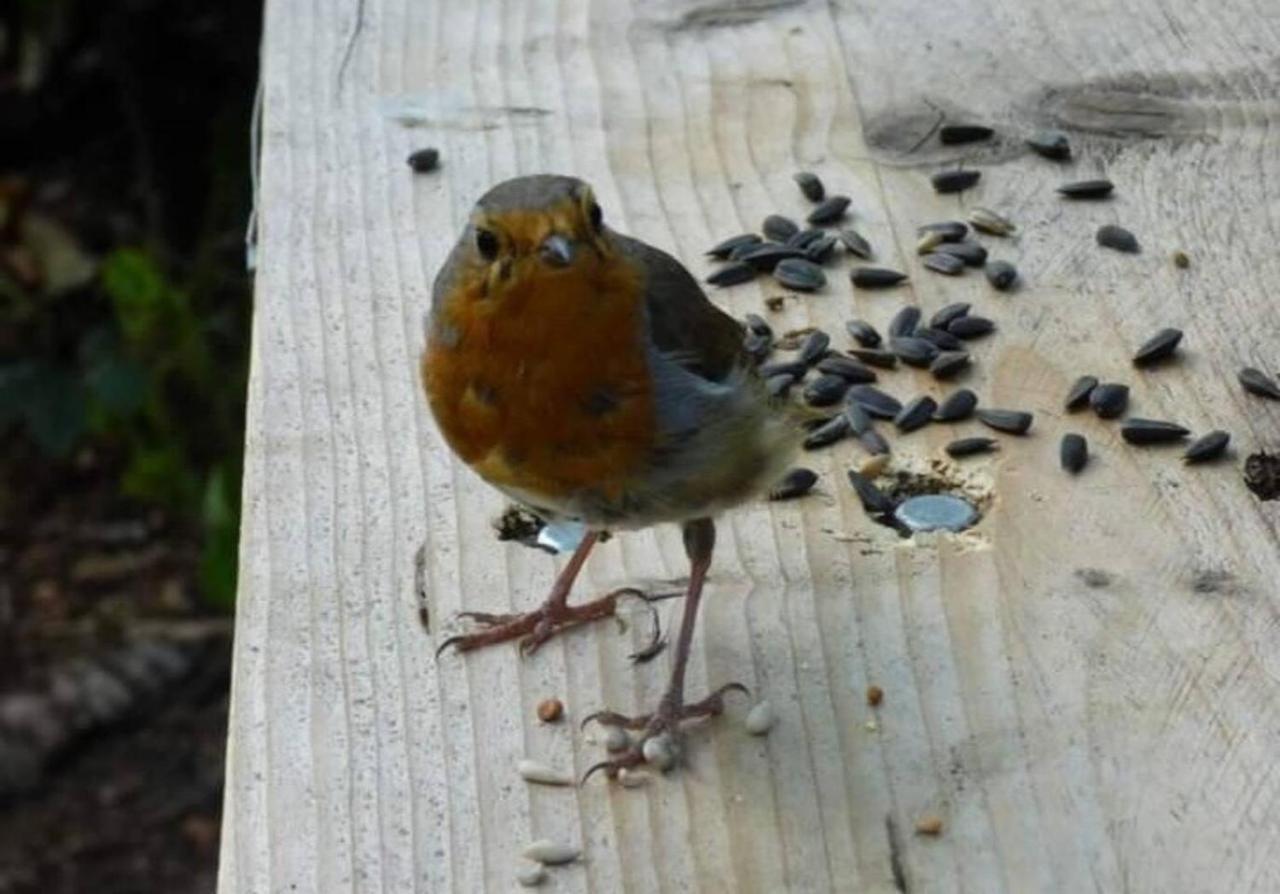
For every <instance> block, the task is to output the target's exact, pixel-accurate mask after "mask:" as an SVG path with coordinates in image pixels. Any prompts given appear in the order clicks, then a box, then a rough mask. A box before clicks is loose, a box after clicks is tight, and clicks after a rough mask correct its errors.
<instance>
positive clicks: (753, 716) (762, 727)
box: [742, 701, 777, 736]
mask: <svg viewBox="0 0 1280 894" xmlns="http://www.w3.org/2000/svg"><path fill="white" fill-rule="evenodd" d="M776 720H777V715H776V714H774V712H773V705H771V704H769V703H768V702H767V701H762V702H760V703H759V704H757V705H755V706H754V707H753V708H752V709H751V710H750V711H748V712H747V717H746V719H745V720H744V721H743V722H742V726H743V728H744V729H745V730H746V731H747V732H748V733H750V734H751V735H753V736H763V735H764V734H765V733H767V732H769V730H771V729H773V724H774V723H775V722H776Z"/></svg>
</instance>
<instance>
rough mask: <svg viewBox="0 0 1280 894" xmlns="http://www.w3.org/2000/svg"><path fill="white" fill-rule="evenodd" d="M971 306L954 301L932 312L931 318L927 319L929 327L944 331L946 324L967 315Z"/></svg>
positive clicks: (963, 302)
mask: <svg viewBox="0 0 1280 894" xmlns="http://www.w3.org/2000/svg"><path fill="white" fill-rule="evenodd" d="M971 306H972V305H970V304H969V302H968V301H956V302H954V303H952V304H948V305H947V306H946V307H943V308H942V309H941V310H938V311H935V312H934V314H933V316H931V317H930V318H929V325H930V326H932V327H933V328H934V329H946V328H947V324H948V323H950V322H951V321H952V320H957V319H959V318H960V317H963V316H965V315H966V314H967V313H969V308H970V307H971Z"/></svg>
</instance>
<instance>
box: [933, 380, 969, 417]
mask: <svg viewBox="0 0 1280 894" xmlns="http://www.w3.org/2000/svg"><path fill="white" fill-rule="evenodd" d="M977 406H978V395H976V394H974V393H973V392H972V391H971V390H969V389H968V388H960V389H958V390H956V391H953V392H951V393H950V394H948V395H947V396H946V398H945V399H943V401H942V403H940V404H938V409H936V410H934V411H933V421H934V422H959V421H960V420H962V419H968V418H969V417H970V416H971V415H973V411H974V409H976V408H977Z"/></svg>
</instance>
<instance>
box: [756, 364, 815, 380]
mask: <svg viewBox="0 0 1280 894" xmlns="http://www.w3.org/2000/svg"><path fill="white" fill-rule="evenodd" d="M808 371H809V364H807V363H805V362H804V361H803V360H775V361H774V362H773V363H766V364H765V365H764V366H762V367H760V375H762V376H764V377H765V378H766V379H771V378H773V377H774V376H783V375H786V376H793V377H795V378H797V379H799V378H802V377H803V376H804V374H805V373H807V372H808Z"/></svg>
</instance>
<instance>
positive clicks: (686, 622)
mask: <svg viewBox="0 0 1280 894" xmlns="http://www.w3.org/2000/svg"><path fill="white" fill-rule="evenodd" d="M715 542H716V529H715V525H714V524H713V523H712V521H711V519H709V518H700V519H695V520H694V521H691V522H686V523H685V526H684V548H685V552H686V554H687V555H688V556H689V566H690V569H689V590H688V594H687V595H686V596H685V602H684V617H683V618H682V619H681V621H680V635H679V638H678V639H677V640H676V649H675V664H674V665H673V666H672V668H671V680H670V682H669V683H668V684H667V690H666V692H665V693H664V694H663V696H662V699H661V701H659V702H658V708H657V710H655V711H654V712H653V713H652V714H643V715H639V716H636V717H629V716H627V715H625V714H617V713H615V712H613V711H597V712H596V713H594V714H592V715H590V716H589V717H587V718H586V720H584V721H583V724H584V725H585V724H586V723H587V722H589V721H591V720H595V721H596V722H597V723H600V724H603V725H605V726H621V727H625V728H626V729H634V730H643V731H644V732H643V735H642V736H641V737H640V741H639V742H638V743H636V744H635V745H634V746H633V747H632V748H631V749H630V750H629V751H628V752H627V753H625V754H623V755H622V756H620V757H617V758H615V759H613V760H610V761H605V762H603V763H599V764H596V765H595V766H594V767H592V768H591V769H590V770H588V771H587V776H590V775H591V774H592V773H594V772H595V771H596V770H604V771H605V773H606V774H607V775H608V776H610V777H611V778H612V777H614V776H616V775H617V773H618V771H619V770H621V769H622V768H624V767H633V766H636V765H637V764H641V763H644V762H645V760H646V758H645V754H644V744H645V742H646V741H647V740H649V739H653V738H656V737H658V736H662V735H665V736H668V737H669V742H668V744H667V746H666V747H667V748H668V751H669V752H675V753H678V751H679V748H678V744H679V732H680V730H679V724H680V721H682V720H692V719H695V718H698V717H714V716H716V715H718V714H720V713H722V712H723V711H724V694H725V693H726V692H729V691H734V690H736V691H738V692H741V693H743V694H749V693H748V691H747V687H745V686H743V685H742V684H741V683H727V684H725V685H724V686H721V687H720V688H719V689H717V690H716V691H715V692H713V693H711V695H709V696H707V697H706V698H704V699H702V700H701V701H696V702H692V703H686V702H685V700H684V678H685V671H686V670H687V668H688V666H689V649H690V647H691V646H692V644H693V626H694V624H695V623H696V622H697V619H698V603H699V601H701V599H702V585H703V582H704V581H705V580H706V576H707V569H708V568H710V567H711V553H712V550H713V549H714V548H715ZM660 769H666V767H660ZM585 778H586V777H584V779H585Z"/></svg>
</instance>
